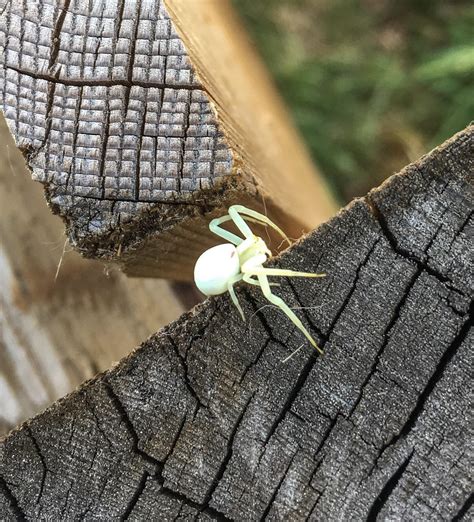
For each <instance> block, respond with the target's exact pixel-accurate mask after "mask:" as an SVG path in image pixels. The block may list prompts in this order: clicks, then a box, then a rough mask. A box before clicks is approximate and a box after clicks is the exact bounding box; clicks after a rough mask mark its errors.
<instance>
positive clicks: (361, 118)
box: [233, 0, 474, 204]
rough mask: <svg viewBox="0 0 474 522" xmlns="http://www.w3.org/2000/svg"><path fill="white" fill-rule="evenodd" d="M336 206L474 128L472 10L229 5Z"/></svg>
mask: <svg viewBox="0 0 474 522" xmlns="http://www.w3.org/2000/svg"><path fill="white" fill-rule="evenodd" d="M233 2H234V5H235V7H236V8H237V10H238V11H239V12H240V14H241V16H242V18H243V20H244V23H245V25H246V27H247V29H248V31H249V33H250V35H251V37H252V39H253V41H254V43H255V44H256V46H257V48H258V50H259V51H260V54H261V55H262V57H263V59H264V61H265V62H266V64H267V66H268V68H269V69H270V71H271V73H272V74H273V76H274V79H275V81H276V83H277V85H278V87H279V89H280V92H281V94H282V95H283V97H284V99H285V101H286V103H287V104H288V106H289V108H290V111H291V112H292V114H293V117H294V120H295V122H296V124H297V126H298V127H299V129H300V130H301V131H302V133H303V135H304V138H305V139H306V142H307V144H308V146H309V147H310V149H311V152H312V155H313V157H314V159H315V161H316V163H317V164H318V165H319V167H320V169H321V171H322V173H323V174H324V175H325V176H326V178H327V180H328V181H329V183H330V185H331V187H332V189H333V190H334V193H335V194H336V196H337V198H338V199H339V201H340V203H341V204H342V203H346V202H348V201H349V200H351V199H352V198H353V197H354V196H360V195H364V194H366V193H367V191H368V190H370V189H371V188H372V187H374V186H377V185H378V184H380V183H381V181H383V180H384V179H385V178H386V177H388V176H389V175H391V174H393V173H394V172H396V171H398V170H400V169H401V168H402V167H404V166H405V165H406V164H407V163H409V162H411V161H413V160H415V159H417V158H418V157H419V156H420V155H421V154H423V153H425V152H427V151H428V150H430V149H431V148H433V147H434V146H436V145H438V144H440V143H441V142H442V141H443V140H445V139H446V138H448V137H450V136H451V135H452V134H454V133H455V132H457V131H459V130H461V129H463V128H464V127H465V126H466V125H467V124H468V123H469V122H470V121H472V120H474V2H472V1H471V2H469V1H441V0H399V1H393V0H257V1H256V0H233Z"/></svg>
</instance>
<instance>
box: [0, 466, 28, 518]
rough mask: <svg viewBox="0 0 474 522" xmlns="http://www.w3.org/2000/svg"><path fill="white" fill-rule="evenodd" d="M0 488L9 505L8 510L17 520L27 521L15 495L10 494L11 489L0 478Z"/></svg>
mask: <svg viewBox="0 0 474 522" xmlns="http://www.w3.org/2000/svg"><path fill="white" fill-rule="evenodd" d="M0 486H1V489H2V491H3V494H4V496H5V497H6V499H7V501H8V503H9V504H10V508H11V510H12V511H13V513H14V514H15V516H16V517H17V520H27V518H26V515H25V513H24V512H23V510H22V509H21V507H20V505H19V503H18V500H17V499H16V497H15V495H14V494H13V493H12V491H11V489H10V488H9V486H8V483H7V481H6V480H5V479H4V478H3V477H1V476H0Z"/></svg>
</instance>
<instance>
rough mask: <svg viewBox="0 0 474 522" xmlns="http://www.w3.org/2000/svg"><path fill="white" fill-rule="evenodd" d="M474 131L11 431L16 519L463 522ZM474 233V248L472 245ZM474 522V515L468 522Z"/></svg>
mask: <svg viewBox="0 0 474 522" xmlns="http://www.w3.org/2000/svg"><path fill="white" fill-rule="evenodd" d="M473 149H474V127H470V128H468V129H466V130H465V131H464V132H462V133H460V134H459V135H457V136H456V137H455V138H454V139H453V140H451V141H449V142H447V143H446V144H444V145H443V146H442V147H440V148H438V149H436V150H435V151H433V152H432V153H431V154H429V155H427V156H425V157H424V158H422V160H420V161H419V162H417V163H415V164H413V165H411V166H409V167H408V168H407V169H405V170H404V171H403V172H402V173H401V174H400V175H397V176H394V177H392V178H391V179H390V181H388V182H387V183H386V184H384V185H383V186H382V187H381V188H380V189H378V190H375V191H373V192H371V193H370V194H369V195H368V196H367V198H365V199H359V200H356V201H355V202H353V203H352V204H351V205H349V207H347V208H346V209H344V210H343V211H342V212H340V213H339V214H338V216H336V217H335V218H334V219H332V220H331V221H329V222H328V223H326V224H324V225H322V226H321V227H319V228H318V229H317V230H316V231H315V232H314V233H312V234H310V235H308V236H307V237H305V238H304V239H303V240H301V241H300V242H298V243H297V244H296V245H294V246H293V247H292V248H291V249H290V250H288V251H287V252H286V253H285V254H284V255H282V256H281V257H280V258H278V259H276V260H275V263H276V264H277V265H280V266H284V267H291V268H294V269H303V270H308V271H315V272H319V271H325V272H327V273H328V277H327V278H325V279H324V280H318V281H308V280H296V279H295V280H293V281H282V286H281V287H279V288H278V290H277V291H278V293H279V294H280V295H281V296H282V297H283V298H284V299H285V300H286V301H287V302H288V303H289V304H290V305H291V306H293V307H295V309H296V311H297V313H298V314H299V315H300V316H301V317H302V318H303V319H304V320H305V322H306V324H307V325H308V327H309V328H310V329H311V331H312V332H313V334H314V335H315V336H317V337H318V339H319V341H320V343H321V345H323V346H324V349H325V355H324V356H322V357H317V353H316V352H315V351H314V350H313V349H312V348H311V347H309V346H308V345H307V344H303V348H302V349H301V350H300V351H299V352H297V353H296V354H295V355H294V356H293V357H292V358H290V359H289V360H288V361H287V362H282V360H283V359H285V358H287V357H288V355H290V354H291V353H292V352H293V351H294V350H296V349H297V348H298V347H299V346H300V345H301V343H304V338H303V337H302V335H301V333H300V332H299V331H298V330H296V329H294V328H292V327H290V326H289V322H288V321H287V320H286V319H285V317H282V316H281V314H280V313H279V312H278V311H277V310H275V309H274V308H272V307H268V306H264V305H265V300H264V299H263V297H262V295H261V293H260V292H259V290H258V289H256V288H254V287H252V288H247V287H241V288H240V290H239V297H240V299H241V301H242V304H243V307H244V310H245V312H246V314H247V317H248V322H247V324H245V323H243V322H242V321H241V319H240V317H239V315H238V313H237V311H236V310H235V308H234V307H233V305H232V303H231V302H230V299H228V298H227V297H219V298H215V299H209V300H208V301H207V302H206V303H204V304H203V305H201V306H200V307H199V308H198V309H196V310H195V311H194V312H193V313H191V314H187V315H185V316H183V317H182V318H181V319H180V320H179V321H178V322H176V323H174V324H173V325H171V326H169V327H168V328H166V329H164V330H162V331H161V332H159V333H158V334H156V335H155V336H153V337H151V338H150V339H148V340H147V341H146V342H145V343H144V344H143V345H142V346H141V347H140V348H138V349H137V350H136V351H135V352H134V353H132V354H131V355H130V356H129V357H127V358H126V359H124V360H123V361H121V362H120V364H119V365H117V366H116V367H114V368H113V369H111V370H110V371H108V372H106V373H104V374H102V375H100V376H98V377H96V378H95V379H94V380H93V381H90V382H88V383H86V384H84V385H83V386H82V387H81V388H80V389H79V390H77V391H76V392H74V393H73V394H71V395H69V396H68V397H66V398H65V399H63V400H62V401H60V402H58V403H56V404H54V405H53V406H52V407H51V408H50V409H49V410H48V411H46V412H45V413H44V414H42V415H40V416H38V417H36V418H34V419H32V420H31V421H29V422H27V423H25V424H24V425H23V426H21V427H20V428H19V429H18V430H16V431H14V432H13V433H11V434H10V436H9V437H8V438H7V439H6V440H5V441H4V442H3V444H2V446H1V450H0V455H1V456H2V457H1V461H0V475H1V477H2V478H1V481H0V488H2V489H0V491H1V492H2V493H0V495H2V496H0V506H2V508H1V509H2V510H3V511H2V513H4V516H5V517H6V518H9V517H11V518H13V517H14V516H17V517H27V518H31V519H38V518H50V519H53V520H67V519H75V518H98V519H100V518H108V519H115V518H117V519H127V518H130V519H132V520H176V519H178V518H179V519H182V518H198V519H201V520H207V519H216V520H232V519H234V520H263V519H269V520H306V519H309V520H329V521H332V520H341V519H347V518H351V519H355V520H376V519H377V520H460V519H462V517H463V516H464V515H466V513H467V512H468V510H469V508H470V505H471V504H470V502H471V500H472V497H470V494H471V492H472V486H473V481H472V460H470V454H471V451H470V449H471V446H472V422H470V421H471V420H472V414H470V409H469V408H470V406H469V405H470V397H471V389H472V377H473V369H474V358H473V353H472V342H473V330H472V324H473V306H472V296H473V293H474V276H473V274H474V270H473V266H472V256H471V253H472V241H471V237H472V234H471V232H472V226H473V206H474V195H473V185H472V181H473V180H472V177H473V172H474V153H473ZM470 234H471V235H470ZM467 517H468V515H467Z"/></svg>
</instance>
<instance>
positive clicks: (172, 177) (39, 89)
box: [0, 0, 337, 279]
mask: <svg viewBox="0 0 474 522" xmlns="http://www.w3.org/2000/svg"><path fill="white" fill-rule="evenodd" d="M0 38H1V39H0V51H1V52H0V57H1V58H0V62H1V66H0V91H1V92H2V94H3V96H2V99H1V102H0V103H1V109H2V110H3V111H4V113H5V117H6V119H7V122H8V125H9V127H10V129H11V131H12V133H13V135H14V137H15V140H16V142H17V144H18V146H19V147H20V149H21V150H22V151H23V153H24V154H25V157H26V159H27V161H28V164H29V166H30V168H31V169H32V171H33V177H34V178H35V179H37V180H39V181H41V183H43V185H44V188H45V191H46V196H47V198H48V201H49V203H50V205H51V208H52V209H53V211H54V212H55V213H58V214H59V215H61V216H62V218H63V219H64V221H65V223H66V226H67V233H68V237H69V239H70V242H71V244H72V245H73V246H74V247H75V248H76V249H78V250H79V251H80V252H81V253H82V254H84V255H85V256H87V257H94V258H100V259H102V260H106V261H109V262H114V263H116V264H118V265H119V266H120V267H121V268H123V270H124V271H125V272H126V273H127V274H130V275H139V276H157V277H169V278H174V279H190V278H191V276H192V267H193V263H194V261H195V259H196V258H197V257H198V255H199V254H200V253H201V252H202V251H203V250H204V249H205V248H207V247H209V246H210V245H211V244H214V243H215V242H216V239H215V238H214V237H212V236H211V235H210V234H209V231H208V229H207V224H208V222H209V220H210V219H211V218H212V217H214V216H215V215H217V214H222V213H223V212H224V210H225V209H226V208H227V207H228V206H229V205H231V204H233V203H236V202H238V203H242V204H245V205H250V206H252V207H254V208H255V209H257V210H262V211H266V212H268V213H269V215H270V216H271V217H272V218H273V219H274V220H275V221H277V222H279V223H280V224H281V226H282V227H283V228H285V230H287V231H288V233H289V234H290V235H291V236H293V237H295V238H297V237H299V236H300V235H301V233H302V232H303V231H304V230H309V229H311V228H312V227H314V226H315V225H316V224H318V223H320V222H321V221H323V220H325V219H327V218H328V217H330V216H331V215H332V214H334V212H335V210H336V208H337V207H336V205H335V203H334V200H333V199H332V197H331V195H330V194H329V192H328V190H327V187H326V186H325V184H324V182H323V181H322V179H321V177H320V176H319V174H318V173H317V172H316V171H315V169H314V167H313V166H312V164H311V161H310V159H309V157H308V154H307V152H306V151H305V149H304V148H303V146H302V145H301V142H300V139H299V137H298V136H297V134H296V132H295V130H294V128H293V126H292V124H291V122H290V121H289V118H288V116H287V114H286V112H285V110H284V108H283V107H282V103H281V101H280V99H279V97H278V96H277V95H276V92H275V89H274V87H273V86H272V84H271V82H270V81H269V79H268V78H267V76H266V73H265V71H264V69H263V66H262V64H261V63H260V61H259V60H258V59H257V58H256V56H255V54H254V52H253V50H252V49H251V47H250V46H249V45H248V43H247V42H246V37H245V35H244V33H243V31H242V28H241V27H240V25H239V23H238V21H237V20H236V18H235V15H234V13H233V11H232V8H231V6H230V4H229V3H228V2H227V1H224V0H219V1H217V0H216V1H211V0H200V1H199V2H188V1H187V2H178V1H170V2H167V3H165V2H163V1H155V0H115V1H109V0H99V1H96V2H79V1H78V0H54V1H53V2H44V1H40V2H35V3H32V2H15V1H13V0H8V1H6V2H5V6H4V9H3V10H2V14H1V16H0ZM277 244H278V243H277ZM275 246H276V245H275Z"/></svg>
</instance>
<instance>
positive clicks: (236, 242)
mask: <svg viewBox="0 0 474 522" xmlns="http://www.w3.org/2000/svg"><path fill="white" fill-rule="evenodd" d="M243 216H245V217H243ZM245 220H247V221H251V222H254V223H260V224H263V225H268V226H270V227H272V228H273V229H274V230H276V231H277V232H278V233H279V234H280V235H281V236H282V237H283V238H284V239H285V240H286V241H288V243H289V244H290V243H291V242H290V240H289V239H288V237H287V236H286V234H285V233H284V232H283V231H282V230H281V229H280V228H279V227H278V226H277V225H275V223H273V222H272V221H270V219H268V218H267V217H266V216H264V215H263V214H260V213H259V212H256V211H255V210H251V209H249V208H246V207H244V206H242V205H232V206H231V207H230V208H229V213H228V214H226V215H225V216H222V217H220V218H216V219H213V220H212V221H211V223H210V224H209V229H210V230H211V232H213V233H214V234H216V235H218V236H219V237H222V238H223V239H226V240H227V241H229V243H224V244H222V245H217V246H215V247H212V248H210V249H209V250H206V251H205V252H204V253H203V254H202V255H201V256H200V257H199V259H198V260H197V262H196V266H195V267H194V280H195V282H196V286H197V287H198V288H199V290H201V292H202V293H203V294H205V295H219V294H223V293H224V292H227V291H228V292H229V294H230V296H231V298H232V301H233V303H234V304H235V306H236V307H237V309H238V310H239V312H240V315H241V316H242V318H243V319H245V316H244V312H243V310H242V307H241V306H240V304H239V301H238V299H237V296H236V295H235V291H234V285H235V284H236V283H238V282H239V281H242V280H243V281H245V282H246V283H249V284H251V285H256V286H260V288H261V289H262V292H263V295H264V296H265V297H266V298H267V299H268V300H269V301H270V302H271V303H272V304H274V305H276V306H278V307H279V308H280V309H281V310H282V311H283V312H284V313H285V314H286V315H287V316H288V318H289V319H291V321H292V322H293V323H294V324H295V325H296V326H297V327H298V328H299V329H300V330H301V331H302V332H303V334H304V335H305V336H306V338H307V339H308V340H309V341H310V343H311V344H312V345H313V346H314V347H315V348H316V349H317V350H319V351H321V350H320V349H319V347H318V345H317V344H316V342H315V340H314V339H313V338H312V336H311V335H310V333H309V332H308V330H307V329H306V328H305V327H304V325H303V323H302V322H301V321H300V320H299V319H298V317H297V316H296V315H295V313H294V312H293V310H291V308H290V307H289V306H288V305H287V304H286V303H285V302H284V301H283V299H282V298H281V297H278V296H277V295H275V294H273V293H272V291H271V288H270V286H271V283H270V282H269V281H268V276H282V277H324V276H325V275H326V274H311V273H307V272H295V271H294V270H285V269H281V268H267V267H264V266H263V263H265V261H267V259H268V258H269V257H271V256H272V253H271V251H270V250H269V248H268V247H267V245H266V243H265V241H264V240H263V239H262V238H261V237H258V236H256V235H255V234H254V233H253V232H252V230H251V229H250V227H249V226H248V224H247V223H246V222H245ZM226 221H233V222H234V223H235V225H236V226H237V228H238V229H239V231H240V232H241V233H242V235H243V236H244V238H245V239H242V238H240V237H239V236H237V235H236V234H233V233H232V232H229V231H228V230H225V229H223V228H222V227H221V224H222V223H225V222H226Z"/></svg>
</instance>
